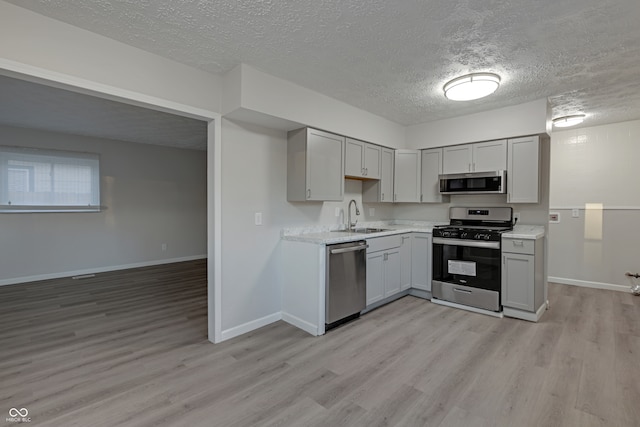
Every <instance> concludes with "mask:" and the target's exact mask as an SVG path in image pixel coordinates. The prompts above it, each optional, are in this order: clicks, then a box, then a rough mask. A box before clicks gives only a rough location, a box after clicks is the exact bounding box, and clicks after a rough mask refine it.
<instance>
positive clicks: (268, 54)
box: [10, 0, 640, 125]
mask: <svg viewBox="0 0 640 427" xmlns="http://www.w3.org/2000/svg"><path fill="white" fill-rule="evenodd" d="M10 2H11V3H14V4H16V5H19V6H22V7H25V8H28V9H31V10H33V11H35V12H38V13H41V14H43V15H47V16H50V17H52V18H55V19H58V20H61V21H64V22H67V23H69V24H72V25H75V26H78V27H82V28H86V29H88V30H90V31H93V32H97V33H99V34H102V35H105V36H107V37H111V38H113V39H116V40H119V41H122V42H124V43H127V44H129V45H133V46H136V47H139V48H141V49H144V50H147V51H151V52H155V53H157V54H159V55H162V56H165V57H168V58H172V59H174V60H177V61H180V62H183V63H186V64H189V65H192V66H194V67H198V68H201V69H204V70H207V71H210V72H213V73H224V72H226V71H229V70H230V69H232V68H233V67H234V66H236V65H237V64H238V63H240V62H244V63H246V64H249V65H251V66H254V67H256V68H259V69H261V70H263V71H265V72H268V73H270V74H272V75H275V76H278V77H281V78H284V79H287V80H290V81H292V82H295V83H298V84H300V85H302V86H305V87H308V88H310V89H314V90H316V91H319V92H322V93H324V94H326V95H329V96H332V97H334V98H337V99H340V100H343V101H345V102H348V103H350V104H352V105H354V106H357V107H360V108H362V109H364V110H368V111H371V112H373V113H376V114H379V115H381V116H384V117H387V118H389V119H391V120H394V121H396V122H399V123H402V124H415V123H422V122H427V121H432V120H437V119H442V118H448V117H453V116H458V115H462V114H469V113H473V112H478V111H483V110H488V109H494V108H499V107H504V106H508V105H513V104H518V103H522V102H526V101H530V100H534V99H539V98H543V97H549V99H550V101H551V104H552V107H553V112H554V116H559V115H562V114H565V113H566V114H570V113H576V112H585V113H587V114H588V115H589V118H588V120H587V121H586V122H585V125H595V124H603V123H610V122H617V121H623V120H630V119H637V118H640V78H638V76H640V24H639V22H640V1H638V0H563V1H556V0H533V1H532V0H519V1H518V0H452V1H435V0H422V1H421V0H397V1H388V0H350V1H340V0H296V1H276V0H220V1H214V0H199V1H198V0H120V1H115V0H31V1H28V2H25V1H23V0H10ZM473 71H492V72H496V73H498V74H500V75H501V76H502V78H503V84H502V86H501V88H500V89H499V91H498V92H496V93H495V94H493V95H492V96H490V97H489V98H485V99H484V100H479V101H472V102H466V103H456V102H451V101H447V100H446V99H444V98H443V96H442V91H441V88H442V86H443V84H444V83H445V82H446V81H447V80H449V79H451V78H453V77H455V76H458V75H461V74H466V73H468V72H473Z"/></svg>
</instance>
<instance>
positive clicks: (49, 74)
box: [0, 58, 220, 120]
mask: <svg viewBox="0 0 640 427" xmlns="http://www.w3.org/2000/svg"><path fill="white" fill-rule="evenodd" d="M0 74H1V75H4V76H8V77H14V78H17V79H21V80H27V81H30V82H34V83H40V84H44V85H47V86H52V87H57V88H59V89H66V90H69V91H72V92H77V93H83V94H86V95H92V96H96V97H98V98H103V99H109V100H112V101H118V102H124V103H126V104H129V105H135V106H138V107H143V108H149V109H151V110H156V111H162V112H165V113H171V114H179V115H181V116H184V117H190V118H192V119H199V120H211V119H216V118H217V117H220V114H218V113H216V112H213V111H209V110H204V109H202V108H197V107H191V106H189V105H185V104H181V103H178V102H174V101H169V100H167V99H162V98H157V97H155V96H149V95H145V94H142V93H139V92H134V91H130V90H126V89H121V88H118V87H115V86H110V85H105V84H102V83H97V82H93V81H91V80H86V79H82V78H80V77H75V76H70V75H68V74H62V73H58V72H55V71H50V70H46V69H44V68H40V67H34V66H33V65H27V64H22V63H20V62H16V61H11V60H10V59H4V58H0Z"/></svg>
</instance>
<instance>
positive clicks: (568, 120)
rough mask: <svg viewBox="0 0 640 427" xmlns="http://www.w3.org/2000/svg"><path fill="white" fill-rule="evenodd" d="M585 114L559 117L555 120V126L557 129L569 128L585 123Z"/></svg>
mask: <svg viewBox="0 0 640 427" xmlns="http://www.w3.org/2000/svg"><path fill="white" fill-rule="evenodd" d="M585 117H586V115H585V114H573V115H571V116H563V117H557V118H555V119H553V125H554V126H555V127H557V128H568V127H569V126H575V125H579V124H580V123H582V122H584V118H585Z"/></svg>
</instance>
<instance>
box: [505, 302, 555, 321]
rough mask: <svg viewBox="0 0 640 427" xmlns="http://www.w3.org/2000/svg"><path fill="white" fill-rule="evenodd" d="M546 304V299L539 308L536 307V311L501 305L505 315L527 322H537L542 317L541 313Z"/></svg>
mask: <svg viewBox="0 0 640 427" xmlns="http://www.w3.org/2000/svg"><path fill="white" fill-rule="evenodd" d="M548 304H549V301H547V302H546V303H545V304H542V305H541V306H540V308H538V311H536V312H535V313H531V312H528V311H523V310H518V309H515V308H511V307H503V308H502V312H503V314H504V315H505V316H507V317H513V318H516V319H522V320H527V321H529V322H537V321H538V320H540V318H541V317H542V314H543V313H544V312H545V311H546V310H547V305H548Z"/></svg>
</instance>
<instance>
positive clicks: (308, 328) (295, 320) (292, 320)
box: [282, 312, 319, 336]
mask: <svg viewBox="0 0 640 427" xmlns="http://www.w3.org/2000/svg"><path fill="white" fill-rule="evenodd" d="M282 320H284V321H285V322H287V323H289V324H290V325H293V326H295V327H296V328H300V329H302V330H303V331H305V332H308V333H310V334H311V335H313V336H318V335H319V334H318V327H317V326H316V325H314V324H312V323H309V322H307V321H306V320H302V319H301V318H299V317H297V316H294V315H293V314H289V313H285V312H282Z"/></svg>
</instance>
